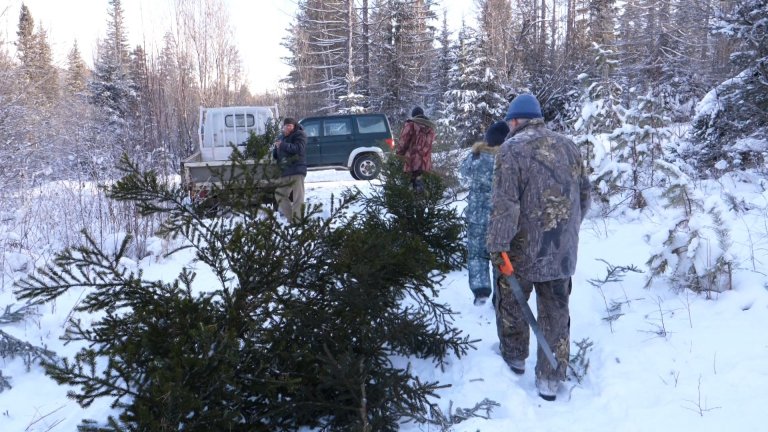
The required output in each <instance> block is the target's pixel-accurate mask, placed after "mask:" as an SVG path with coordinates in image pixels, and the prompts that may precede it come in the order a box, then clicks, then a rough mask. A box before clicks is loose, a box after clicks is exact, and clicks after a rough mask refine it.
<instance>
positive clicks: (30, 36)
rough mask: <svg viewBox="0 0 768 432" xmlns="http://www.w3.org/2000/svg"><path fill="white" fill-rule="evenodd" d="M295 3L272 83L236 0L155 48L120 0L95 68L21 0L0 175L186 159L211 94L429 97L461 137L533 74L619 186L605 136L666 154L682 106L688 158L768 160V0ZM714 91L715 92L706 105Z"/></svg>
mask: <svg viewBox="0 0 768 432" xmlns="http://www.w3.org/2000/svg"><path fill="white" fill-rule="evenodd" d="M296 5H297V7H296V9H295V17H294V18H292V19H290V20H287V21H286V26H287V30H288V31H287V32H286V34H287V36H286V37H285V39H284V42H283V43H284V45H285V46H286V47H287V48H288V49H289V51H290V55H289V56H288V57H287V58H286V59H285V61H286V62H287V63H288V65H289V67H290V73H289V74H288V75H287V76H286V77H285V78H284V80H283V86H282V88H281V89H280V90H279V91H278V92H276V93H274V94H266V95H256V96H255V95H253V94H251V92H250V90H249V89H248V86H247V85H246V81H245V77H244V76H243V73H242V63H241V60H240V53H239V50H240V49H243V48H241V47H243V46H250V45H246V44H244V41H238V40H236V39H235V38H234V32H233V29H232V27H231V24H230V22H229V20H228V16H227V13H226V7H225V5H224V3H223V0H193V1H185V2H177V4H176V11H175V17H174V20H173V21H174V22H173V24H172V25H171V26H170V28H169V29H168V31H167V33H166V34H165V36H164V38H163V41H162V43H161V44H160V48H158V49H154V48H153V49H152V50H150V51H149V52H148V51H147V50H145V48H144V47H142V46H135V47H131V46H130V45H129V44H128V34H129V33H130V32H133V31H140V30H139V29H130V28H128V27H127V25H126V22H125V11H124V7H126V3H125V2H122V1H121V0H110V1H109V7H108V14H107V16H105V17H104V19H105V20H106V22H107V31H106V33H105V34H104V35H103V36H102V38H101V39H100V41H99V44H98V50H97V53H96V56H95V59H94V65H93V67H92V68H89V67H88V66H87V65H86V64H85V62H84V61H83V57H82V53H81V49H80V46H82V45H79V44H78V41H73V43H72V46H71V49H70V51H69V55H68V56H67V60H66V64H64V65H62V64H54V62H53V61H52V55H51V41H49V40H48V35H47V33H46V31H45V29H44V28H43V27H42V26H40V25H39V23H38V22H36V20H35V18H34V16H33V14H32V11H30V9H29V8H27V7H26V6H25V5H22V6H21V8H20V10H19V19H18V27H17V31H16V39H15V40H8V41H4V42H5V45H6V46H8V45H11V44H12V45H13V46H14V48H15V49H14V50H13V52H11V51H10V50H8V49H5V50H2V52H0V80H2V82H1V83H0V84H1V85H0V119H1V120H2V121H0V147H1V148H0V150H2V152H3V154H5V155H8V156H7V157H5V158H3V159H2V161H0V165H2V166H0V176H1V177H2V179H0V180H3V181H4V183H9V182H8V181H5V180H9V181H10V180H13V181H12V183H13V184H39V183H40V182H42V181H45V180H50V179H56V178H76V177H77V178H83V177H85V178H88V179H93V178H96V179H99V178H103V177H109V176H112V174H113V172H112V170H113V167H114V166H115V165H116V161H117V160H118V158H119V157H120V155H121V154H122V153H128V155H129V156H131V157H132V158H134V159H136V160H139V161H141V162H142V163H144V164H146V165H147V166H151V167H157V168H161V169H162V170H163V172H167V173H175V172H177V170H178V166H179V161H180V160H181V159H182V158H184V157H186V156H188V155H189V154H191V153H192V152H193V151H194V149H195V147H196V146H197V133H196V131H197V122H198V107H199V106H226V105H249V104H262V105H264V104H268V105H271V104H274V103H278V104H279V105H280V107H281V112H282V113H290V115H291V116H295V117H303V116H307V115H316V114H330V113H337V112H373V111H376V112H384V113H386V114H387V115H388V116H389V118H390V120H391V122H392V123H393V126H394V129H395V133H397V132H398V131H399V127H400V125H401V124H402V122H403V121H404V120H405V119H406V118H407V116H408V114H409V113H410V110H411V108H412V107H413V106H414V105H421V106H423V107H424V108H425V110H426V112H427V114H428V115H429V116H430V117H432V118H433V119H435V120H437V121H438V123H439V124H440V125H441V126H442V127H441V132H440V137H439V143H440V144H441V145H443V146H446V147H463V146H467V145H470V144H472V143H473V142H474V141H475V140H477V139H479V138H481V137H482V132H483V130H484V129H485V127H487V125H489V124H490V123H491V122H492V121H494V120H496V119H499V118H501V117H502V116H503V113H504V110H505V109H506V105H507V103H508V99H509V98H510V97H511V96H512V95H514V94H517V93H519V92H522V91H530V92H532V93H534V94H535V95H536V96H537V97H538V99H539V100H540V101H541V103H542V106H543V109H544V111H545V117H546V120H547V121H548V122H549V123H550V124H551V125H553V126H554V127H555V128H557V129H558V130H561V131H563V132H565V133H567V134H569V135H572V136H574V137H576V138H577V140H579V142H580V145H582V148H584V151H585V153H588V154H590V153H591V156H592V159H594V160H595V161H594V162H593V165H594V166H593V168H594V170H595V171H597V175H598V176H600V177H601V181H605V186H604V189H605V190H609V189H611V187H613V186H612V185H615V183H616V181H615V180H617V172H618V171H617V170H615V169H614V170H606V169H605V168H606V166H605V165H603V166H601V163H602V161H601V160H597V159H595V158H596V157H599V156H600V154H599V153H600V152H602V150H600V149H599V148H597V147H599V146H597V144H599V143H600V141H601V140H602V141H603V142H605V141H610V145H608V147H609V148H610V151H609V153H610V155H608V156H609V157H608V159H609V160H610V161H611V162H619V163H628V164H629V165H631V166H632V167H634V168H638V169H639V168H641V167H642V166H646V167H650V166H653V164H652V161H653V160H654V158H656V157H658V156H659V152H660V148H659V146H661V143H662V142H663V140H664V138H665V136H667V135H668V134H669V130H668V129H666V128H668V127H669V126H670V125H672V124H676V123H690V124H691V125H692V131H691V135H690V138H691V139H690V142H689V145H687V146H683V147H682V148H680V149H679V156H680V158H681V160H693V161H694V162H696V163H697V165H698V167H699V168H703V169H707V168H711V167H712V166H714V165H715V164H716V163H718V162H719V161H721V160H726V161H727V162H729V163H730V164H731V165H729V166H733V167H738V166H744V165H743V164H753V165H754V164H759V163H761V162H762V151H763V150H764V149H763V148H761V147H763V146H764V145H762V144H760V145H755V144H754V143H755V142H757V143H761V142H763V141H761V140H762V139H763V138H764V137H765V135H766V132H765V130H766V128H765V126H764V125H765V124H768V121H766V120H768V119H767V118H766V104H768V102H767V101H768V91H766V81H768V78H766V69H767V67H766V46H768V43H766V29H765V24H764V20H765V16H766V14H768V12H766V9H767V8H768V6H766V4H765V2H762V1H759V0H732V1H718V0H654V1H649V0H632V1H628V2H618V1H616V0H476V1H475V6H476V8H475V16H472V17H466V20H465V21H464V22H462V23H460V24H459V23H450V22H448V19H447V14H446V12H445V9H444V5H443V4H441V2H440V1H437V0H322V1H321V0H299V1H297V2H296ZM265 7H267V6H265ZM79 42H80V44H83V43H84V42H88V41H79ZM57 43H61V41H57ZM711 92H714V94H713V95H709V98H710V99H712V100H714V103H713V104H711V105H712V106H715V107H717V109H714V110H708V111H706V112H697V111H696V104H697V103H698V102H699V101H702V100H707V98H706V96H707V95H708V93H711ZM629 130H634V131H635V133H633V134H632V133H627V131H629ZM641 130H642V131H644V132H642V133H640V132H638V131H641ZM595 152H597V153H595ZM689 156H690V157H689ZM601 170H602V171H601ZM642 177H643V175H642V174H641V173H639V172H635V175H634V176H633V177H632V179H630V180H629V182H630V184H633V185H635V186H637V185H639V184H641V183H642V182H643V181H644V179H643V178H642ZM19 180H21V182H19ZM624 186H625V185H624ZM636 204H638V205H640V204H642V203H641V202H637V203H636Z"/></svg>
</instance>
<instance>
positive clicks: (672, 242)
mask: <svg viewBox="0 0 768 432" xmlns="http://www.w3.org/2000/svg"><path fill="white" fill-rule="evenodd" d="M656 164H657V166H658V168H659V170H660V171H661V172H662V173H664V174H666V176H667V178H668V181H669V184H668V186H667V189H666V190H665V191H664V192H663V194H662V197H663V198H664V199H665V200H666V205H665V208H666V210H667V213H665V214H664V223H663V224H662V225H661V226H660V227H659V229H658V230H656V231H655V232H654V233H652V234H649V235H647V236H646V241H647V242H648V243H649V244H650V245H651V248H652V249H651V257H650V258H649V259H648V261H647V263H646V264H647V265H648V267H649V269H650V272H649V276H648V280H647V283H646V286H650V284H651V282H652V281H653V280H654V279H656V278H662V277H663V278H665V279H666V280H668V281H669V282H670V283H671V285H672V287H673V288H677V289H686V288H687V289H691V290H693V291H695V292H711V291H718V292H719V291H724V290H726V289H730V288H731V270H732V267H733V264H734V257H733V256H732V255H731V252H730V247H731V238H730V233H731V228H730V226H731V224H730V221H729V219H728V215H729V211H728V207H727V205H726V204H725V203H724V202H723V200H722V199H721V198H720V197H719V196H717V195H710V196H706V197H705V196H703V195H702V194H701V193H700V192H699V191H697V190H696V189H694V188H693V186H692V185H691V183H690V181H689V178H688V176H686V175H685V174H684V173H683V172H682V171H680V170H679V169H678V168H677V167H675V166H674V165H672V164H669V163H666V162H662V161H656Z"/></svg>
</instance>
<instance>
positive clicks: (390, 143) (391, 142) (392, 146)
mask: <svg viewBox="0 0 768 432" xmlns="http://www.w3.org/2000/svg"><path fill="white" fill-rule="evenodd" d="M384 142H385V143H387V145H388V146H389V149H390V150H394V149H395V140H393V139H392V138H387V139H385V140H384Z"/></svg>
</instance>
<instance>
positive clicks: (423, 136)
mask: <svg viewBox="0 0 768 432" xmlns="http://www.w3.org/2000/svg"><path fill="white" fill-rule="evenodd" d="M434 141H435V124H434V123H432V121H431V120H429V119H428V118H426V117H424V116H416V117H413V118H411V119H410V120H407V121H406V122H405V125H403V131H402V132H401V133H400V140H399V141H398V143H397V154H398V155H400V156H404V159H405V167H404V169H403V171H405V172H413V171H422V172H427V171H431V170H432V143H433V142H434Z"/></svg>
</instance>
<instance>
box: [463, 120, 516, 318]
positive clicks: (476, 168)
mask: <svg viewBox="0 0 768 432" xmlns="http://www.w3.org/2000/svg"><path fill="white" fill-rule="evenodd" d="M508 133H509V126H508V125H507V122H505V121H501V120H499V121H497V122H495V123H493V124H492V125H491V126H489V127H488V130H487V131H486V132H485V142H483V141H479V142H476V143H475V144H474V145H473V146H472V149H471V150H470V151H469V154H468V155H467V156H466V157H465V158H464V160H463V161H462V162H461V166H459V173H460V174H461V176H462V177H463V178H464V179H465V182H466V183H467V187H468V189H469V194H468V195H467V207H466V208H465V209H464V218H465V220H466V222H467V272H468V273H469V288H470V289H471V290H472V294H473V296H474V304H475V306H482V305H484V304H485V302H486V301H487V300H488V298H489V297H490V296H491V293H492V292H493V290H492V286H493V283H492V282H491V272H490V264H491V256H490V255H489V254H488V250H487V249H486V248H485V238H486V236H487V233H488V219H489V217H490V214H491V186H492V185H493V164H494V160H495V159H496V152H497V150H498V149H499V146H500V145H501V143H503V142H504V139H506V137H507V134H508Z"/></svg>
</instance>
